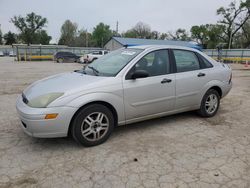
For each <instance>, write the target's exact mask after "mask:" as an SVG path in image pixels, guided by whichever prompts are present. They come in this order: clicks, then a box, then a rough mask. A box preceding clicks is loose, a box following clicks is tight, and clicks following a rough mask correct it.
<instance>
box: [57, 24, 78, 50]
mask: <svg viewBox="0 0 250 188" xmlns="http://www.w3.org/2000/svg"><path fill="white" fill-rule="evenodd" d="M77 28H78V26H77V24H76V23H73V22H71V21H70V20H66V21H65V22H64V23H63V25H62V27H61V37H60V39H59V42H58V44H60V45H67V46H74V41H75V38H76V36H77Z"/></svg>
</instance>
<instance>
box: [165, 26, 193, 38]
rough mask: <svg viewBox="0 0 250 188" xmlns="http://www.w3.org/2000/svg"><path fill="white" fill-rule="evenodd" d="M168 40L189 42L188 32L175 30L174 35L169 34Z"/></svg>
mask: <svg viewBox="0 0 250 188" xmlns="http://www.w3.org/2000/svg"><path fill="white" fill-rule="evenodd" d="M169 36H170V39H172V40H181V41H189V40H190V37H189V34H188V32H187V31H186V30H185V29H181V28H180V29H177V30H176V31H175V33H171V32H169Z"/></svg>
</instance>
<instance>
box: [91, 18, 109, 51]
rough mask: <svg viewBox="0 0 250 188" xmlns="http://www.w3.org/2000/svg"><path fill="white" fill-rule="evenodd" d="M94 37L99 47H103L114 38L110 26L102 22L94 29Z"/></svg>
mask: <svg viewBox="0 0 250 188" xmlns="http://www.w3.org/2000/svg"><path fill="white" fill-rule="evenodd" d="M92 37H93V40H94V41H95V43H96V45H97V46H98V47H103V46H104V43H105V42H107V41H108V40H109V39H110V37H112V31H111V30H110V26H109V25H105V24H104V23H102V22H101V23H99V24H98V25H97V26H96V27H94V31H93V33H92Z"/></svg>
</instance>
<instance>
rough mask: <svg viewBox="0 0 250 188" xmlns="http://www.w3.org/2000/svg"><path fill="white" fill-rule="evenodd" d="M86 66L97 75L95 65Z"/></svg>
mask: <svg viewBox="0 0 250 188" xmlns="http://www.w3.org/2000/svg"><path fill="white" fill-rule="evenodd" d="M88 68H89V69H91V70H93V72H94V73H95V75H96V76H99V71H98V70H97V69H96V68H95V67H92V66H88Z"/></svg>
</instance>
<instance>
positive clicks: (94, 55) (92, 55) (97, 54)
mask: <svg viewBox="0 0 250 188" xmlns="http://www.w3.org/2000/svg"><path fill="white" fill-rule="evenodd" d="M107 53H108V51H107V50H99V51H94V52H91V53H89V54H85V55H84V56H83V57H81V58H80V63H91V62H93V61H94V60H96V59H98V58H100V57H102V56H104V55H105V54H107Z"/></svg>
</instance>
